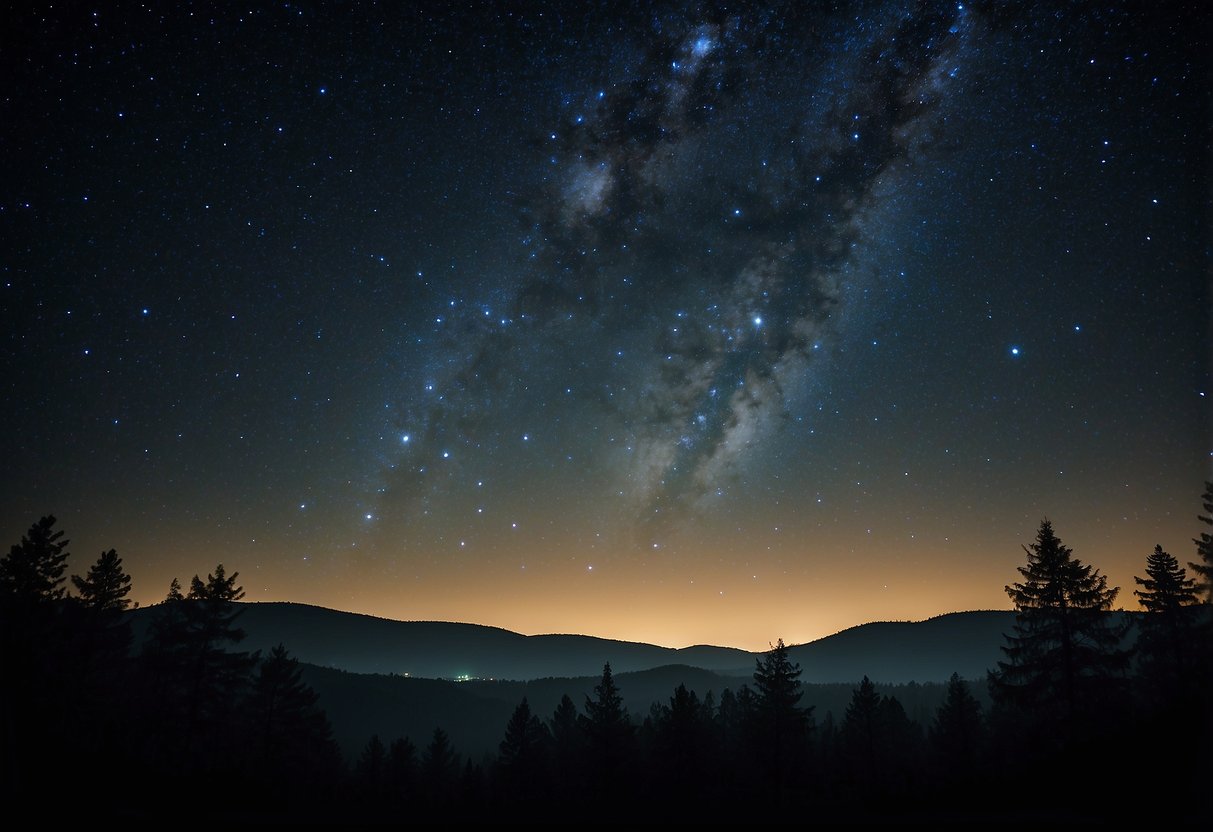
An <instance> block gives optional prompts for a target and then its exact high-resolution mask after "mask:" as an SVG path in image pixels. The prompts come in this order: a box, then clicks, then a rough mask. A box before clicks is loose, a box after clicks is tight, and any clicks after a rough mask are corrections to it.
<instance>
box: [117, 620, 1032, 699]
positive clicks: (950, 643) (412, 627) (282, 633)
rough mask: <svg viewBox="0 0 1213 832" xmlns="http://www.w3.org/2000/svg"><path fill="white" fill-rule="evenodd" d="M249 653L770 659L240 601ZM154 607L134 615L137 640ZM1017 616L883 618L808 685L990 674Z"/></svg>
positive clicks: (392, 664) (811, 674) (711, 662)
mask: <svg viewBox="0 0 1213 832" xmlns="http://www.w3.org/2000/svg"><path fill="white" fill-rule="evenodd" d="M239 606H240V607H241V608H242V614H241V615H240V618H239V619H238V622H239V626H240V627H242V628H243V629H244V630H245V632H246V633H247V638H246V639H245V641H244V642H243V643H242V644H241V645H240V647H241V649H244V650H261V651H263V652H268V651H269V649H270V648H272V647H273V646H274V645H276V644H278V643H280V642H281V643H282V644H285V645H286V647H287V649H288V650H290V652H291V654H292V655H293V656H295V657H296V658H298V659H299V660H300V661H302V662H306V663H308V664H313V665H317V666H320V667H330V668H336V669H340V670H345V671H349V672H352V673H380V674H395V675H400V676H410V677H414V678H426V679H460V678H472V679H513V680H527V679H543V678H550V677H582V676H586V677H594V676H597V675H598V674H600V673H601V672H602V665H603V664H604V663H606V662H610V664H611V667H612V668H613V669H614V671H615V672H616V673H629V672H635V671H641V670H651V669H653V668H657V667H663V666H668V665H685V666H687V667H693V668H700V669H702V670H708V671H713V672H715V673H719V674H722V675H725V676H734V677H748V676H749V675H750V674H751V673H753V670H754V663H755V660H756V659H757V658H758V657H759V656H760V655H761V654H759V653H752V652H748V651H745V650H738V649H734V648H729V647H712V646H707V645H699V646H694V647H684V648H681V649H674V648H670V647H660V646H657V645H653V644H643V643H638V642H627V641H615V640H612V639H604V638H596V637H593V636H580V635H536V636H525V635H521V634H519V633H514V632H511V631H509V630H504V629H501V628H498V627H487V626H483V625H478V624H456V623H449V622H438V621H392V620H389V619H384V618H375V617H373V616H369V615H360V614H356V613H348V612H339V611H336V610H330V609H326V608H324V607H314V606H308V605H305V604H294V603H249V604H240V605H239ZM154 609H155V608H154V607H149V608H144V609H140V610H136V611H134V612H132V613H131V614H130V615H131V617H132V622H133V625H134V630H135V639H136V643H139V641H140V640H141V636H142V633H143V632H144V631H145V630H146V627H147V625H148V623H149V621H150V619H151V615H152V614H153V611H154ZM1013 623H1014V613H1012V612H1010V611H998V610H993V611H981V612H961V613H949V614H947V615H941V616H938V617H936V618H931V619H928V620H926V621H918V622H909V621H905V622H876V623H872V624H863V625H860V626H858V627H852V628H850V629H847V630H843V631H842V632H840V633H836V634H834V635H831V636H827V637H825V638H822V639H818V640H817V641H813V642H809V643H808V644H801V645H796V646H793V647H792V648H791V650H790V654H791V657H792V658H793V660H795V661H797V662H799V663H800V665H801V667H802V668H803V670H804V675H803V676H802V677H801V678H802V680H803V681H805V682H820V683H832V682H840V683H850V682H855V681H857V680H859V679H860V678H862V677H863V676H864V675H867V676H869V677H871V678H872V679H873V680H874V681H879V682H885V683H903V682H910V681H918V682H939V681H944V680H946V679H947V678H948V677H949V676H950V675H951V674H952V673H953V672H957V673H960V675H961V676H963V677H965V678H971V679H976V678H982V677H984V675H985V672H986V670H987V669H988V668H990V667H993V665H994V663H995V662H996V661H997V660H998V659H999V658H1000V657H1001V653H1000V652H999V647H1000V646H1001V645H1002V644H1003V639H1002V635H1003V633H1006V632H1010V630H1011V627H1012V625H1013Z"/></svg>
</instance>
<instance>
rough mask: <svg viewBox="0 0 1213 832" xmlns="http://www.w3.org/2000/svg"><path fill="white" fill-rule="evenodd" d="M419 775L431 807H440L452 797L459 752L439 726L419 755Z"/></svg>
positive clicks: (456, 778)
mask: <svg viewBox="0 0 1213 832" xmlns="http://www.w3.org/2000/svg"><path fill="white" fill-rule="evenodd" d="M421 776H422V778H423V780H424V782H425V788H426V795H427V797H428V798H429V800H430V807H431V808H442V807H444V806H445V805H446V804H447V803H449V802H450V800H451V799H452V798H453V797H454V793H455V786H456V784H457V783H458V782H459V754H458V753H456V751H455V749H454V748H453V747H452V746H451V738H450V737H449V736H447V733H446V731H443V730H442V729H441V728H435V729H434V735H433V736H432V737H431V738H430V744H429V745H427V746H426V747H425V752H424V753H423V754H422V755H421Z"/></svg>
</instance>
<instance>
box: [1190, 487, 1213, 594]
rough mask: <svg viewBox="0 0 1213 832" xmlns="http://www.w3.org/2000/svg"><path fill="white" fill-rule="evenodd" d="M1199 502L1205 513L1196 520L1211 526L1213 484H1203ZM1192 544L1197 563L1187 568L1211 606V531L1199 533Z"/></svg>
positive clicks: (1212, 591) (1212, 541)
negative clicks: (1199, 584)
mask: <svg viewBox="0 0 1213 832" xmlns="http://www.w3.org/2000/svg"><path fill="white" fill-rule="evenodd" d="M1200 502H1201V505H1203V506H1204V509H1205V513H1204V514H1198V515H1196V519H1197V520H1199V521H1200V522H1202V523H1204V524H1205V525H1206V526H1213V482H1206V483H1205V491H1204V493H1203V494H1201V498H1200ZM1192 542H1193V543H1195V544H1196V554H1197V556H1198V561H1196V562H1191V561H1190V562H1189V563H1188V568H1189V569H1191V570H1192V574H1193V575H1196V576H1197V578H1198V580H1199V581H1200V583H1201V591H1203V592H1204V594H1205V601H1206V602H1207V603H1210V604H1213V529H1210V530H1209V531H1207V532H1201V533H1200V537H1197V538H1193V540H1192Z"/></svg>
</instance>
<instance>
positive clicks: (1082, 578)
mask: <svg viewBox="0 0 1213 832" xmlns="http://www.w3.org/2000/svg"><path fill="white" fill-rule="evenodd" d="M1024 551H1025V552H1026V553H1027V555H1028V563H1027V565H1026V566H1021V567H1018V570H1019V573H1020V575H1022V576H1023V581H1022V582H1020V583H1015V584H1011V585H1009V586H1007V587H1006V592H1007V595H1009V596H1010V598H1011V600H1012V602H1014V604H1015V611H1016V617H1015V628H1014V634H1013V635H1010V636H1007V637H1006V641H1007V644H1006V645H1005V646H1004V647H1003V648H1002V650H1003V653H1005V654H1006V657H1007V660H1006V661H999V662H998V669H997V670H996V671H994V672H992V673H991V674H990V684H991V692H992V693H993V694H994V695H995V697H996V699H997V700H998V701H1000V702H1002V703H1004V704H1009V705H1012V706H1014V707H1017V708H1019V709H1020V710H1021V713H1022V714H1023V715H1024V716H1025V717H1026V716H1028V715H1031V716H1032V717H1033V718H1034V719H1035V720H1037V721H1038V722H1039V724H1040V727H1041V728H1042V729H1043V730H1045V731H1046V732H1047V733H1053V734H1055V735H1056V736H1057V738H1058V739H1062V740H1064V739H1065V738H1066V737H1068V736H1071V735H1072V734H1073V731H1074V730H1075V728H1076V725H1077V722H1078V721H1079V717H1080V715H1081V716H1082V717H1083V718H1084V720H1085V719H1086V718H1088V717H1094V716H1095V714H1096V708H1095V706H1096V705H1097V704H1099V703H1101V702H1105V701H1107V700H1109V699H1111V698H1114V696H1115V694H1117V693H1119V692H1120V691H1121V690H1123V681H1124V675H1123V674H1124V671H1125V669H1126V667H1127V665H1128V652H1127V651H1126V650H1124V649H1122V648H1121V646H1120V643H1121V640H1122V638H1123V637H1124V634H1125V631H1126V627H1127V625H1125V624H1117V623H1115V622H1114V621H1113V620H1112V619H1111V618H1110V617H1109V616H1108V615H1107V612H1108V611H1109V610H1111V608H1112V603H1113V602H1114V601H1115V600H1116V595H1117V593H1118V592H1119V588H1117V587H1112V588H1109V587H1108V585H1107V578H1105V577H1104V576H1103V575H1101V574H1100V573H1099V571H1098V570H1097V569H1094V568H1093V567H1091V566H1088V565H1086V564H1084V563H1082V562H1081V561H1079V560H1078V559H1077V558H1075V557H1074V556H1073V553H1072V551H1071V550H1070V549H1069V548H1068V547H1066V546H1064V545H1063V544H1062V542H1061V540H1060V539H1058V537H1057V535H1055V534H1054V533H1053V525H1052V523H1050V522H1049V521H1048V520H1047V519H1045V520H1042V521H1041V524H1040V528H1039V530H1038V531H1037V534H1036V542H1034V543H1033V544H1032V545H1031V546H1025V547H1024ZM1050 722H1053V723H1056V724H1054V725H1053V726H1052V727H1050V725H1049V723H1050ZM1058 731H1060V733H1057V732H1058Z"/></svg>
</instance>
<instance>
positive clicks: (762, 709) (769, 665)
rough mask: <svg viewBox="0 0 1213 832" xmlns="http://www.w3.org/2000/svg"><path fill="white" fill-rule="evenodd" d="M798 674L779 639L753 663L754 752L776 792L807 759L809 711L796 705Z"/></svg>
mask: <svg viewBox="0 0 1213 832" xmlns="http://www.w3.org/2000/svg"><path fill="white" fill-rule="evenodd" d="M800 674H801V669H800V665H798V664H795V663H794V662H792V660H791V659H790V658H789V657H788V648H787V646H786V645H784V643H783V639H779V641H778V642H777V643H776V644H775V645H774V646H773V647H772V648H771V649H770V650H769V651H768V652H767V653H765V654H764V655H763V657H762V658H761V659H759V660H757V666H756V667H755V670H754V689H755V691H756V692H757V693H756V695H755V701H754V715H753V722H752V725H753V727H754V740H755V741H756V744H757V747H756V751H757V753H758V759H759V760H761V761H762V762H763V763H764V768H765V769H766V771H765V773H766V775H767V776H768V777H770V778H771V780H772V783H773V784H774V785H775V787H776V788H777V789H782V788H784V787H785V786H787V785H788V784H789V783H790V782H791V781H792V780H793V779H795V778H796V777H797V774H798V773H799V772H800V770H801V769H802V768H803V766H804V763H805V761H806V759H807V752H808V736H809V730H810V715H811V712H812V708H804V707H801V705H800V699H801V697H802V696H803V695H804V694H803V691H802V690H801V682H800Z"/></svg>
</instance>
